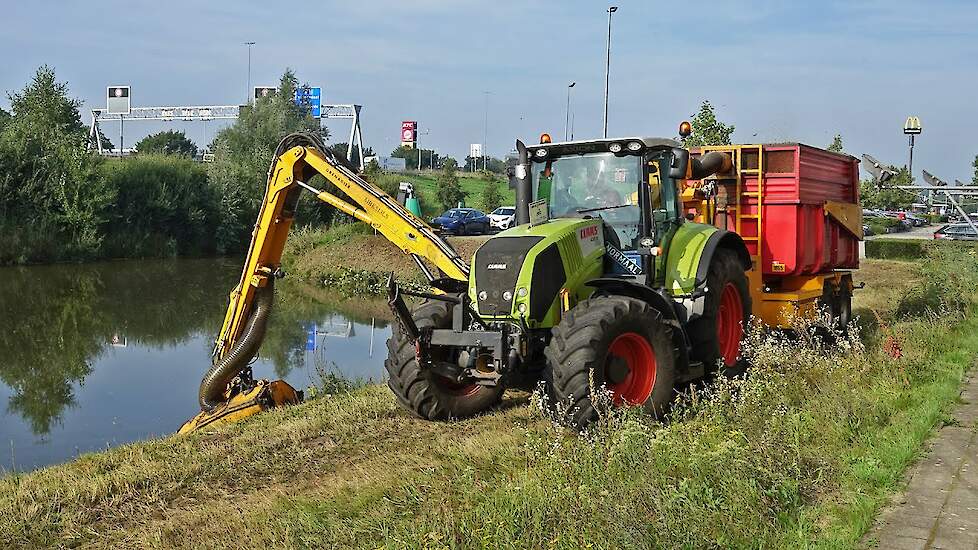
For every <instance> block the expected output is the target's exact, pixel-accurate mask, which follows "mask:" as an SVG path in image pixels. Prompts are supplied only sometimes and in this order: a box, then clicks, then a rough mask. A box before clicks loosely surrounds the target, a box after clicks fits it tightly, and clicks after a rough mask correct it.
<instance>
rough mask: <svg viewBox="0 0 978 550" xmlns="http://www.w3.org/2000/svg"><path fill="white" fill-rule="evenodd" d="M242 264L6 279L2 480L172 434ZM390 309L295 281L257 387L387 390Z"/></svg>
mask: <svg viewBox="0 0 978 550" xmlns="http://www.w3.org/2000/svg"><path fill="white" fill-rule="evenodd" d="M240 268H241V264H240V261H236V260H227V259H203V260H196V259H194V260H159V261H125V262H109V263H98V264H86V265H53V266H32V267H12V268H2V269H0V278H2V280H3V285H0V312H2V315H3V319H2V321H0V327H2V329H0V475H2V474H3V473H4V472H9V471H12V470H16V471H25V470H31V469H34V468H38V467H40V466H44V465H48V464H54V463H59V462H64V461H67V460H70V459H72V458H73V457H75V456H77V455H78V454H79V453H83V452H88V451H97V450H103V449H105V448H107V447H113V446H116V445H120V444H123V443H128V442H131V441H137V440H140V439H146V438H150V437H156V436H163V435H167V434H170V433H173V432H174V431H175V430H176V429H177V428H179V426H180V424H181V423H182V422H183V421H185V420H187V419H188V418H190V417H191V416H193V415H194V414H195V413H196V412H197V411H198V410H199V407H198V405H197V386H198V384H199V382H200V378H201V376H202V375H203V374H204V372H205V371H206V370H207V368H208V367H209V365H210V352H211V347H212V345H213V341H214V338H215V336H216V334H217V332H218V331H219V330H220V327H221V322H222V321H223V318H224V312H225V309H226V307H227V300H228V292H229V291H230V289H231V288H232V287H233V286H234V284H235V283H236V282H237V278H238V275H239V273H240ZM375 316H381V317H382V316H384V308H383V306H379V305H378V304H377V303H376V302H371V301H364V300H358V301H352V300H344V299H342V298H340V297H336V296H331V295H330V294H329V293H327V292H325V291H324V290H323V289H320V288H315V287H310V286H304V285H303V284H301V283H294V282H291V281H289V280H288V279H286V280H285V281H284V282H282V283H280V284H277V285H276V307H275V310H274V312H273V316H272V320H271V322H270V324H269V327H268V333H267V336H266V339H265V343H264V345H263V346H262V349H261V352H260V357H259V359H258V360H257V361H256V362H255V364H254V373H255V377H256V378H270V379H273V378H282V379H285V380H286V381H288V382H289V383H290V384H292V386H294V387H295V388H297V389H305V388H306V387H308V386H310V385H317V384H319V383H321V380H322V373H330V374H333V375H340V376H343V377H345V378H348V379H355V380H362V381H379V380H381V379H383V372H384V368H383V361H384V357H385V356H386V349H387V348H386V345H385V343H386V341H387V337H388V336H389V335H390V327H389V322H388V321H387V320H386V319H382V318H378V317H375Z"/></svg>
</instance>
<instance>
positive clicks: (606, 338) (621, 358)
mask: <svg viewBox="0 0 978 550" xmlns="http://www.w3.org/2000/svg"><path fill="white" fill-rule="evenodd" d="M545 353H546V357H547V365H546V367H545V370H544V380H545V381H546V382H547V383H548V386H549V387H548V391H549V398H550V401H551V402H550V408H551V410H552V411H555V412H557V413H558V414H559V415H560V421H561V422H563V423H565V424H567V425H568V426H571V427H573V428H575V429H577V430H583V429H584V428H586V427H587V426H588V425H589V424H591V423H592V422H594V421H595V420H597V418H598V413H599V408H600V407H601V405H602V404H603V403H604V400H602V399H596V397H597V396H598V394H597V393H596V392H597V391H610V393H611V401H612V404H614V405H620V406H637V407H643V408H644V409H645V410H646V411H647V412H648V413H650V414H654V415H656V416H658V417H661V416H662V415H663V414H665V412H666V410H667V408H668V406H669V403H670V402H671V401H672V395H673V385H674V380H675V353H674V350H673V344H672V334H671V331H670V329H669V328H668V327H667V326H666V325H665V324H664V323H663V322H662V319H661V316H660V314H659V312H657V311H655V310H654V309H652V308H651V307H650V306H649V305H648V304H647V303H646V302H643V301H641V300H637V299H635V298H630V297H626V296H599V297H592V298H590V299H588V300H584V301H583V302H581V303H579V304H578V305H577V306H575V307H574V308H573V309H572V310H570V311H569V312H567V314H566V315H565V316H564V318H563V320H561V322H560V323H559V324H558V325H557V326H556V327H555V328H554V330H553V337H552V338H551V340H550V344H549V345H548V346H547V348H546V350H545Z"/></svg>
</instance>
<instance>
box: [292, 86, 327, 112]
mask: <svg viewBox="0 0 978 550" xmlns="http://www.w3.org/2000/svg"><path fill="white" fill-rule="evenodd" d="M295 104H296V105H305V106H308V107H309V112H310V114H311V115H312V117H313V118H319V117H320V116H321V114H322V111H321V106H322V88H299V89H298V90H296V91H295Z"/></svg>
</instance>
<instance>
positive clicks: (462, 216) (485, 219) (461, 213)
mask: <svg viewBox="0 0 978 550" xmlns="http://www.w3.org/2000/svg"><path fill="white" fill-rule="evenodd" d="M431 225H432V226H434V227H435V229H440V230H442V231H444V232H446V233H452V234H454V235H485V234H486V233H489V216H486V215H485V214H484V213H482V212H480V211H478V210H476V209H475V208H452V209H450V210H447V211H446V212H445V213H444V214H442V215H441V216H438V217H437V218H435V219H433V220H431Z"/></svg>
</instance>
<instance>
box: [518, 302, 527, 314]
mask: <svg viewBox="0 0 978 550" xmlns="http://www.w3.org/2000/svg"><path fill="white" fill-rule="evenodd" d="M516 311H519V312H520V313H526V304H520V305H518V306H516Z"/></svg>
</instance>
